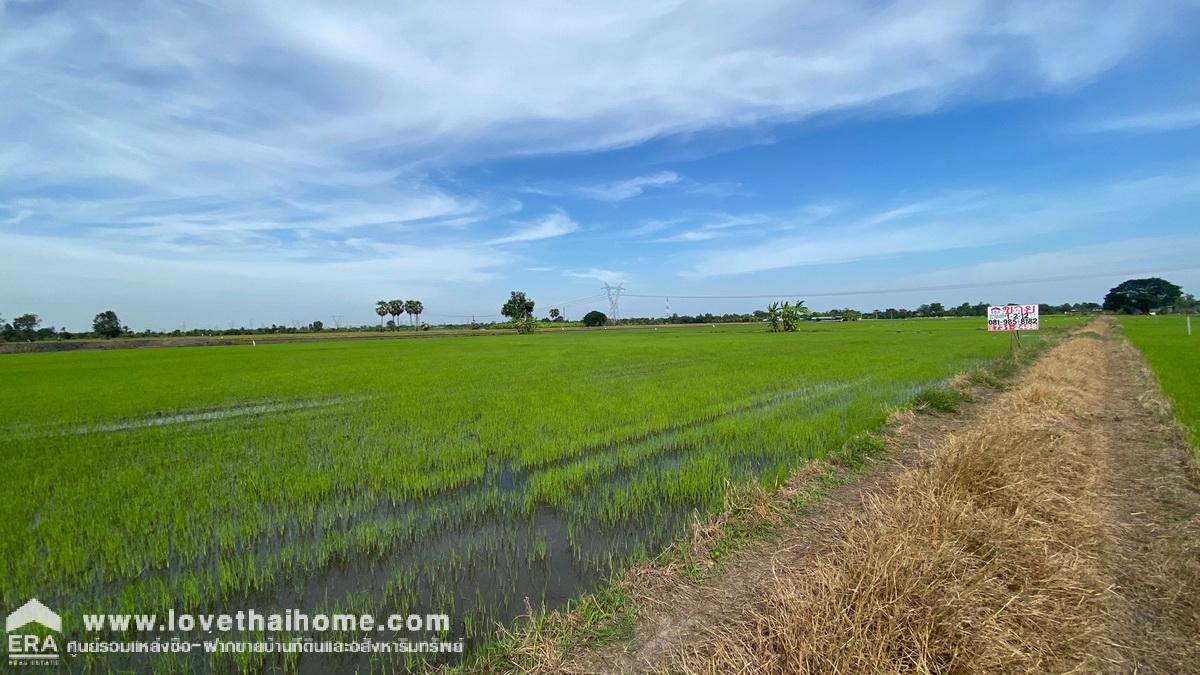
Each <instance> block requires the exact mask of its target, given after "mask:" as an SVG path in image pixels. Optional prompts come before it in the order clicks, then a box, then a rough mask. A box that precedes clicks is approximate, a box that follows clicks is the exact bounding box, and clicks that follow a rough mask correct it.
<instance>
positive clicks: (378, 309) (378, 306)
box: [375, 300, 388, 328]
mask: <svg viewBox="0 0 1200 675" xmlns="http://www.w3.org/2000/svg"><path fill="white" fill-rule="evenodd" d="M375 313H376V314H378V315H379V327H380V328H383V317H385V316H387V315H388V301H387V300H380V301H379V302H376V303H375Z"/></svg>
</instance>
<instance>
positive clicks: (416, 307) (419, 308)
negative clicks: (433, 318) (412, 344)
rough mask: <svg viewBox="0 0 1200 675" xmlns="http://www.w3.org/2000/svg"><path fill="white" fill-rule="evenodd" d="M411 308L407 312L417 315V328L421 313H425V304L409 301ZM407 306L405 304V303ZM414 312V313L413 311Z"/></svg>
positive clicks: (419, 324) (419, 325) (418, 301)
mask: <svg viewBox="0 0 1200 675" xmlns="http://www.w3.org/2000/svg"><path fill="white" fill-rule="evenodd" d="M409 302H411V303H412V307H411V308H410V309H409V310H408V311H409V313H411V314H416V315H417V324H416V325H417V328H420V327H421V312H424V311H425V303H423V302H421V301H420V300H410V301H409ZM406 304H407V303H406ZM414 310H415V311H414Z"/></svg>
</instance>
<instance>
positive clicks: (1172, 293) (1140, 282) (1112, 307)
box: [1104, 277, 1183, 314]
mask: <svg viewBox="0 0 1200 675" xmlns="http://www.w3.org/2000/svg"><path fill="white" fill-rule="evenodd" d="M1181 295H1183V289H1181V288H1179V287H1178V286H1176V285H1175V284H1173V283H1171V282H1169V281H1167V280H1166V279H1159V278H1158V277H1150V278H1149V279H1130V280H1128V281H1123V282H1121V283H1120V284H1118V285H1117V286H1115V287H1114V288H1112V289H1111V290H1110V291H1109V292H1108V295H1106V296H1104V309H1106V310H1108V311H1110V312H1124V313H1126V314H1133V313H1135V312H1136V313H1141V314H1145V313H1147V312H1149V311H1151V310H1154V309H1158V308H1160V307H1170V306H1171V305H1174V304H1175V301H1176V300H1178V299H1179V297H1180V296H1181Z"/></svg>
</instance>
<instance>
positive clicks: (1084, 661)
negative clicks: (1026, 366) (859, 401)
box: [665, 340, 1114, 673]
mask: <svg viewBox="0 0 1200 675" xmlns="http://www.w3.org/2000/svg"><path fill="white" fill-rule="evenodd" d="M1097 349H1099V347H1098V345H1097V343H1096V342H1095V341H1091V340H1072V341H1071V342H1069V343H1067V344H1066V345H1063V346H1061V347H1059V348H1057V349H1055V350H1054V351H1053V352H1051V353H1050V354H1048V355H1047V356H1046V357H1045V358H1044V359H1043V360H1042V361H1041V362H1040V363H1039V365H1038V367H1037V371H1036V378H1034V377H1031V376H1027V377H1026V378H1025V380H1024V381H1023V382H1022V384H1021V385H1020V386H1019V387H1017V388H1016V389H1014V390H1013V391H1010V392H1006V393H1005V394H1003V395H1001V396H1000V397H999V398H998V399H997V400H996V401H994V402H993V403H992V404H991V405H989V406H988V407H987V410H986V411H985V412H984V413H983V415H982V416H981V418H980V419H979V421H978V423H977V424H973V425H971V427H970V428H969V429H966V430H964V431H963V432H962V433H960V434H957V435H951V436H949V437H947V438H945V439H944V441H943V442H941V443H939V444H937V445H936V446H934V447H933V448H931V449H930V451H929V457H928V459H927V461H925V462H923V463H922V464H921V465H919V466H918V467H917V468H915V469H912V470H910V471H907V472H905V473H904V474H903V475H902V476H900V478H899V479H898V481H897V483H896V484H895V485H894V487H893V488H892V489H891V490H888V491H887V492H886V493H879V494H871V495H869V496H868V497H866V499H865V503H864V505H863V508H861V509H856V510H855V511H854V512H853V513H850V514H848V515H847V517H846V518H845V519H844V520H843V521H842V522H841V523H839V524H838V526H837V527H838V531H837V536H835V537H834V538H832V540H831V541H832V543H831V544H830V545H829V546H828V547H826V549H825V550H823V551H821V552H820V553H819V554H817V555H815V556H812V557H810V558H809V561H808V564H807V565H805V566H804V567H803V568H802V569H791V568H789V569H777V570H776V575H775V578H774V580H773V581H772V582H771V583H769V584H768V587H767V589H766V591H765V594H764V596H763V597H762V600H761V601H760V602H758V603H756V604H755V605H754V606H752V607H749V608H747V611H746V612H745V615H744V616H741V617H731V620H730V621H728V622H725V623H722V624H719V625H716V626H713V627H711V628H710V629H709V631H708V634H707V635H706V636H705V637H704V638H703V639H702V640H700V641H699V642H698V643H696V644H693V645H691V646H689V647H688V648H686V649H685V650H683V651H681V652H680V653H679V654H677V655H676V658H675V659H674V660H673V661H672V662H670V663H669V664H665V665H666V669H668V670H670V671H673V672H688V673H741V672H746V673H750V672H753V673H795V672H814V673H816V672H820V673H894V672H918V673H920V672H939V673H944V672H956V673H974V672H996V671H1003V672H1023V671H1024V672H1065V671H1071V670H1075V671H1078V672H1094V671H1096V670H1104V669H1106V666H1105V664H1106V663H1108V664H1111V663H1112V659H1113V658H1114V657H1113V654H1112V653H1110V649H1109V648H1108V647H1106V646H1105V645H1108V644H1110V643H1111V642H1112V640H1111V615H1112V612H1111V607H1112V603H1113V599H1114V598H1113V595H1112V594H1111V592H1110V591H1109V589H1110V588H1111V580H1110V579H1109V577H1108V575H1107V573H1106V571H1105V570H1106V567H1105V565H1104V564H1103V563H1102V559H1103V558H1104V556H1105V552H1106V551H1108V550H1110V549H1111V546H1110V542H1109V540H1110V531H1109V530H1110V528H1108V527H1107V526H1106V523H1108V522H1110V520H1111V519H1110V518H1109V514H1107V513H1105V512H1104V508H1105V507H1103V506H1102V505H1103V504H1104V501H1103V500H1101V499H1097V498H1096V495H1097V490H1098V489H1099V486H1100V485H1101V479H1102V476H1103V475H1104V474H1105V472H1106V471H1107V466H1106V458H1105V453H1103V452H1101V451H1099V448H1101V447H1102V446H1103V443H1102V442H1100V439H1097V438H1094V437H1093V435H1094V433H1095V432H1094V431H1093V430H1092V429H1090V428H1089V425H1088V424H1087V422H1086V420H1085V419H1084V417H1083V415H1082V414H1081V412H1083V411H1088V410H1090V409H1091V407H1093V406H1096V405H1098V404H1099V403H1100V401H1101V398H1102V397H1101V393H1102V392H1100V391H1097V387H1098V383H1097V381H1096V380H1095V378H1092V377H1089V376H1088V369H1089V368H1094V367H1095V364H1096V363H1097V362H1099V361H1101V360H1102V359H1098V358H1097V356H1098V355H1097V354H1096V353H1095V350H1097Z"/></svg>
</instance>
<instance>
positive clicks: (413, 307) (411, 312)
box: [404, 300, 420, 327]
mask: <svg viewBox="0 0 1200 675" xmlns="http://www.w3.org/2000/svg"><path fill="white" fill-rule="evenodd" d="M418 304H420V303H418V302H417V301H416V300H405V301H404V311H406V312H408V322H409V323H410V324H412V325H413V326H414V327H415V326H416V324H414V323H413V317H415V316H416V315H417V305H418Z"/></svg>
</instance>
